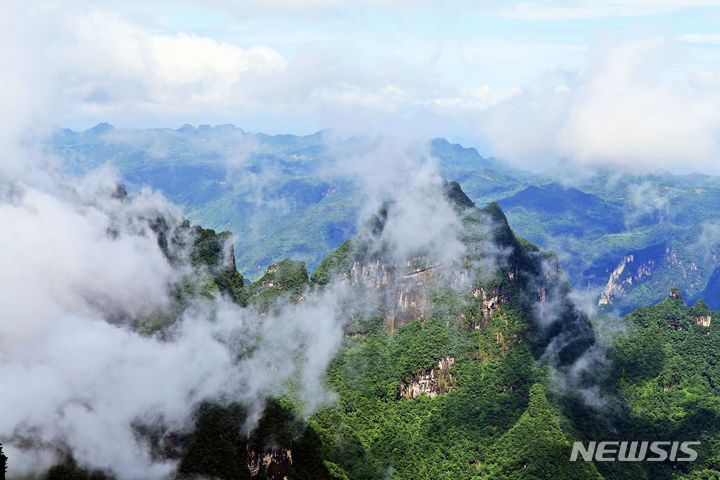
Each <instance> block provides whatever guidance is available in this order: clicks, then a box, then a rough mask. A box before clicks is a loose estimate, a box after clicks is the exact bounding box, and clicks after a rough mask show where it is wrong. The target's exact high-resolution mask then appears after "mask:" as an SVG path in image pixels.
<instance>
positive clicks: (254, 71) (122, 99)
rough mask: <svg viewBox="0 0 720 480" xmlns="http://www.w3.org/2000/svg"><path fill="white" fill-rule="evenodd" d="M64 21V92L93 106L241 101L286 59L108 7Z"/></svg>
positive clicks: (60, 62)
mask: <svg viewBox="0 0 720 480" xmlns="http://www.w3.org/2000/svg"><path fill="white" fill-rule="evenodd" d="M63 26H64V32H63V33H64V36H63V37H61V43H60V44H59V45H58V46H56V47H55V48H53V49H52V52H51V53H52V59H53V61H54V62H56V65H55V66H56V68H57V70H58V74H59V75H62V76H64V77H65V78H66V80H67V81H66V82H65V83H64V86H65V88H66V92H65V93H66V95H68V97H69V98H72V99H75V100H77V101H79V102H81V103H82V104H83V106H84V108H86V109H88V110H91V111H95V112H101V111H103V110H108V111H112V110H113V109H117V108H119V107H120V106H123V105H126V104H128V103H129V104H131V105H134V106H135V107H136V108H140V109H141V110H142V109H148V110H150V111H153V110H154V109H160V110H163V109H167V110H169V111H179V112H181V111H183V110H185V111H187V109H192V108H197V107H198V106H203V105H205V106H218V105H220V104H221V103H223V102H225V103H228V104H231V105H233V106H236V107H237V106H240V105H243V104H245V103H247V102H248V101H249V98H248V90H250V89H254V88H255V87H256V86H257V84H258V83H259V82H262V79H263V77H264V76H265V75H268V74H272V73H277V72H281V71H282V70H283V69H284V68H285V67H286V65H287V62H286V60H285V59H284V58H283V56H282V55H280V54H279V53H278V52H276V51H275V50H273V49H272V48H270V47H266V46H260V45H259V46H252V47H250V48H240V47H237V46H235V45H231V44H228V43H224V42H220V41H217V40H214V39H212V38H208V37H201V36H197V35H190V34H186V33H182V32H181V33H177V34H163V33H155V32H151V31H149V30H147V29H145V28H144V27H142V26H140V25H138V24H135V23H131V22H129V21H128V20H126V19H124V18H122V17H120V16H119V15H117V14H113V13H110V12H107V11H101V10H91V11H90V12H87V13H75V14H73V15H67V16H64V17H63Z"/></svg>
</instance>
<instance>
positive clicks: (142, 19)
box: [5, 0, 720, 168]
mask: <svg viewBox="0 0 720 480" xmlns="http://www.w3.org/2000/svg"><path fill="white" fill-rule="evenodd" d="M10 3H11V4H13V6H11V7H9V13H8V14H6V15H5V18H7V19H9V21H11V22H13V24H22V23H23V22H26V23H27V25H28V26H29V28H28V29H26V30H23V31H19V32H15V33H17V35H18V37H17V38H14V39H11V40H10V41H11V42H12V43H14V44H15V45H19V44H27V45H30V46H28V52H27V54H28V55H32V56H36V57H38V58H39V60H38V62H39V63H40V65H34V66H31V67H30V68H29V75H31V76H35V77H38V78H40V79H42V78H44V79H51V81H49V82H48V81H45V80H38V81H39V83H40V84H41V85H42V89H43V90H46V91H47V92H48V100H49V103H52V104H53V108H52V114H51V115H46V114H44V115H43V118H46V119H51V120H52V122H54V124H56V125H58V126H60V125H61V126H69V127H72V128H77V129H80V128H87V127H88V126H91V125H93V124H95V123H97V122H99V121H109V122H111V123H113V124H115V125H118V126H124V127H154V126H158V127H161V126H162V127H176V126H179V125H181V124H183V123H192V124H199V123H210V124H216V123H227V122H229V123H235V124H236V125H238V126H241V127H242V128H244V129H246V130H250V131H265V132H270V133H279V132H293V133H310V132H313V131H316V130H318V129H322V128H332V129H335V130H337V131H339V132H341V133H347V134H353V133H358V132H361V133H367V132H372V133H376V132H382V133H401V134H412V135H421V136H446V137H448V138H450V139H455V140H463V141H465V142H466V143H473V144H475V145H480V146H482V147H483V150H484V151H486V152H488V153H494V154H498V155H501V156H506V157H509V158H512V159H515V160H516V161H518V162H524V161H528V159H533V161H538V160H537V159H543V158H551V157H552V158H571V159H573V160H579V161H583V162H619V161H622V162H625V163H627V162H633V163H634V164H638V165H648V164H651V163H652V162H656V163H657V162H660V163H661V164H662V162H666V161H670V160H669V159H670V158H677V156H678V155H686V154H687V156H688V158H689V161H690V164H692V165H695V164H697V165H698V167H693V168H706V165H705V162H706V161H707V158H709V157H713V158H714V156H715V154H716V153H717V149H716V143H717V142H716V137H717V135H716V133H717V130H718V128H719V127H720V118H718V115H717V114H716V113H715V110H718V107H720V73H719V72H718V70H717V66H718V65H720V27H718V25H720V2H716V1H705V0H686V1H676V0H660V1H648V0H628V1H625V2H618V1H614V0H598V1H587V0H586V1H583V0H579V1H575V2H568V1H560V0H544V1H535V2H532V1H530V2H502V1H479V2H464V1H457V2H432V1H427V0H419V1H408V0H387V1H379V0H366V1H362V2H361V1H343V0H308V1H306V2H299V1H291V0H266V1H259V0H235V1H232V0H209V1H205V2H200V1H192V0H180V1H172V2H171V1H169V0H157V1H155V2H147V1H146V2H140V1H136V0H130V1H125V2H120V1H110V0H99V1H96V2H84V1H66V2H55V3H52V2H51V3H49V4H48V3H47V2H34V1H30V2H14V1H12V0H11V2H10ZM15 17H17V18H19V19H20V20H15V21H13V20H12V19H13V18H15ZM20 30H22V29H20ZM26 73H27V72H26ZM645 105H647V108H645ZM675 117H677V121H673V122H670V121H668V120H667V119H668V118H675ZM676 131H677V135H675V132H676ZM668 137H671V139H668V140H664V141H663V140H661V141H660V142H659V145H656V144H658V142H657V141H655V140H654V139H655V138H660V139H663V138H668ZM608 144H617V145H618V147H617V148H614V147H613V148H609V147H608V146H607V145H608ZM665 151H666V152H669V153H667V154H663V152H665ZM658 156H659V157H662V158H661V159H658ZM620 157H622V159H620ZM665 157H668V160H664V158H665Z"/></svg>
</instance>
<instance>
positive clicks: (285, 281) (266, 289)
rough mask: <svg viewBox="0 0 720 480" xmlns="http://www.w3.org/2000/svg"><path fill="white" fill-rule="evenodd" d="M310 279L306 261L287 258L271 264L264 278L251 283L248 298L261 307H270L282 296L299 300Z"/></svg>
mask: <svg viewBox="0 0 720 480" xmlns="http://www.w3.org/2000/svg"><path fill="white" fill-rule="evenodd" d="M309 281H310V279H309V278H308V273H307V268H306V267H305V263H304V262H299V261H296V260H290V259H287V258H286V259H285V260H281V261H280V262H278V263H274V264H272V265H270V266H269V267H268V268H267V271H266V272H265V275H263V276H262V278H260V279H259V280H258V281H256V282H253V283H251V284H250V285H249V287H248V298H249V301H250V303H252V304H253V305H257V306H259V307H260V308H261V309H268V308H269V307H270V306H271V305H272V304H274V303H275V302H277V300H278V299H279V298H281V297H282V298H290V299H292V300H295V301H297V300H299V299H300V296H301V295H302V294H303V291H304V290H305V288H306V287H307V285H308V283H309Z"/></svg>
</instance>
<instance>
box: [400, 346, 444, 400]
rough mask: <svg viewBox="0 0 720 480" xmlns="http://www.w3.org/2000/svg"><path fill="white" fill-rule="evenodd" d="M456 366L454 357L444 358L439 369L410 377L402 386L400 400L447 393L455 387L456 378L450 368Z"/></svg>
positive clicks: (432, 369) (435, 368)
mask: <svg viewBox="0 0 720 480" xmlns="http://www.w3.org/2000/svg"><path fill="white" fill-rule="evenodd" d="M453 365H455V358H454V357H450V356H448V357H442V358H441V359H440V361H438V364H437V367H434V368H430V369H428V370H426V371H424V372H421V373H418V374H416V375H408V376H406V377H405V379H404V380H403V381H402V383H401V384H400V391H399V393H398V397H399V398H406V399H409V400H412V399H415V398H418V397H420V396H421V395H427V396H429V397H436V396H438V395H440V394H442V393H447V392H448V391H450V389H451V388H452V387H454V386H455V378H454V377H453V375H452V374H451V373H450V368H451V367H452V366H453Z"/></svg>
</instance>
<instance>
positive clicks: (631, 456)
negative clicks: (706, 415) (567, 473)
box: [570, 441, 700, 462]
mask: <svg viewBox="0 0 720 480" xmlns="http://www.w3.org/2000/svg"><path fill="white" fill-rule="evenodd" d="M693 445H700V442H626V441H623V442H620V441H615V442H588V443H587V444H585V443H584V442H575V443H573V448H572V452H571V453H570V461H571V462H576V461H577V460H578V457H581V458H582V459H583V460H584V461H586V462H592V461H593V460H595V461H596V462H615V461H617V462H664V461H666V460H670V461H671V462H694V461H695V460H696V459H697V456H698V454H697V451H695V449H693V448H692V447H693Z"/></svg>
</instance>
